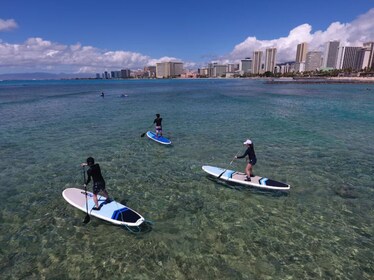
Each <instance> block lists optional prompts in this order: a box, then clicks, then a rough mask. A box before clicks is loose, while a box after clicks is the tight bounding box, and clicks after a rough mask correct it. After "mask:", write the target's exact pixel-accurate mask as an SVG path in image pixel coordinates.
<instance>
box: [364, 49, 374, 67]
mask: <svg viewBox="0 0 374 280" xmlns="http://www.w3.org/2000/svg"><path fill="white" fill-rule="evenodd" d="M364 49H365V51H366V52H367V61H366V60H364V63H363V65H362V69H372V70H374V42H366V43H364Z"/></svg>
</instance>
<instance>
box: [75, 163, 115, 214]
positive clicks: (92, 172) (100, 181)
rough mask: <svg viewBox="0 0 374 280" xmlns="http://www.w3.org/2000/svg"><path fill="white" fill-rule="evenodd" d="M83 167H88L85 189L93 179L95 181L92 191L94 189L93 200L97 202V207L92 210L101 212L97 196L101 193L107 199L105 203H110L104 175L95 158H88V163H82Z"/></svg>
mask: <svg viewBox="0 0 374 280" xmlns="http://www.w3.org/2000/svg"><path fill="white" fill-rule="evenodd" d="M81 165H82V166H86V165H88V170H87V181H86V182H85V187H86V185H88V183H89V182H90V181H91V178H92V181H93V186H92V189H93V194H94V195H93V200H94V202H95V207H94V208H92V210H100V207H99V203H98V200H97V194H98V193H99V192H100V191H101V192H102V193H103V194H104V196H105V198H106V200H105V202H106V203H108V202H110V199H109V195H108V192H107V191H106V189H105V181H104V178H103V175H102V174H101V169H100V165H99V164H98V163H96V164H95V159H94V158H93V157H89V158H87V160H86V163H82V164H81Z"/></svg>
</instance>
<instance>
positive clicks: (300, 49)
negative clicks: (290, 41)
mask: <svg viewBox="0 0 374 280" xmlns="http://www.w3.org/2000/svg"><path fill="white" fill-rule="evenodd" d="M307 52H308V44H307V43H301V44H298V45H297V49H296V59H295V68H296V69H295V70H296V72H304V70H305V61H306V54H307Z"/></svg>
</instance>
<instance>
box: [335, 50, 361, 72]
mask: <svg viewBox="0 0 374 280" xmlns="http://www.w3.org/2000/svg"><path fill="white" fill-rule="evenodd" d="M361 49H362V48H361V47H345V46H342V47H340V48H339V53H338V62H337V67H336V68H337V69H356V68H357V60H358V52H359V51H360V50H361Z"/></svg>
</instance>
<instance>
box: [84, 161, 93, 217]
mask: <svg viewBox="0 0 374 280" xmlns="http://www.w3.org/2000/svg"><path fill="white" fill-rule="evenodd" d="M82 167H83V180H84V182H83V185H84V192H85V196H86V212H87V213H86V217H85V218H84V221H83V223H84V224H88V223H89V222H90V220H91V218H90V215H89V214H88V201H87V186H86V169H85V168H84V166H82Z"/></svg>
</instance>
